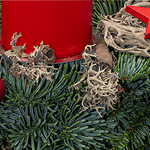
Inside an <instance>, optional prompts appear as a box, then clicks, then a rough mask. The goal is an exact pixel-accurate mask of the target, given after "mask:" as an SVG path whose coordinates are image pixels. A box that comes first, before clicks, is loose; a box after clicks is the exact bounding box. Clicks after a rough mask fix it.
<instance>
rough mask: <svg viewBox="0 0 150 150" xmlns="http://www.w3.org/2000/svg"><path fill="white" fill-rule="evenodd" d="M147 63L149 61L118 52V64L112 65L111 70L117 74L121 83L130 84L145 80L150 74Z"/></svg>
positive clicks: (149, 60)
mask: <svg viewBox="0 0 150 150" xmlns="http://www.w3.org/2000/svg"><path fill="white" fill-rule="evenodd" d="M149 63H150V59H148V60H146V59H143V58H142V57H139V58H137V57H136V56H135V55H133V54H130V53H123V54H122V53H121V52H119V56H118V62H117V65H115V64H114V63H113V70H114V72H115V73H119V74H118V75H119V77H120V79H121V80H122V82H124V81H126V82H128V83H131V82H134V81H137V80H139V79H143V78H145V77H146V76H147V75H148V74H149V73H150V69H149V68H148V66H149Z"/></svg>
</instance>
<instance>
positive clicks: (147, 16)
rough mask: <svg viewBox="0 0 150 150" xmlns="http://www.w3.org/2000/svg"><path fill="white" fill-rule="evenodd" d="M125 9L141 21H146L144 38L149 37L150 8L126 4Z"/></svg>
mask: <svg viewBox="0 0 150 150" xmlns="http://www.w3.org/2000/svg"><path fill="white" fill-rule="evenodd" d="M125 11H126V12H128V13H129V14H131V15H132V16H134V17H136V18H138V19H140V20H141V21H143V22H145V23H147V27H146V32H145V37H144V38H145V39H148V38H150V8H146V7H139V6H130V5H128V6H126V9H125Z"/></svg>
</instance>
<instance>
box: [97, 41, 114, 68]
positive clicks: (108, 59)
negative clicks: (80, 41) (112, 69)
mask: <svg viewBox="0 0 150 150" xmlns="http://www.w3.org/2000/svg"><path fill="white" fill-rule="evenodd" d="M96 55H97V59H98V61H100V62H104V63H107V64H109V65H110V66H112V64H113V59H112V54H111V53H110V52H109V49H108V47H107V46H106V45H103V44H98V45H97V46H96Z"/></svg>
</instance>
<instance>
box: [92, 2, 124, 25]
mask: <svg viewBox="0 0 150 150" xmlns="http://www.w3.org/2000/svg"><path fill="white" fill-rule="evenodd" d="M125 1H126V0H98V1H96V2H95V4H94V5H93V13H92V15H93V19H92V22H93V25H97V24H98V23H99V21H100V20H102V19H103V18H102V17H101V14H102V15H112V14H115V13H116V12H118V11H119V10H120V9H121V8H122V7H123V6H124V3H125Z"/></svg>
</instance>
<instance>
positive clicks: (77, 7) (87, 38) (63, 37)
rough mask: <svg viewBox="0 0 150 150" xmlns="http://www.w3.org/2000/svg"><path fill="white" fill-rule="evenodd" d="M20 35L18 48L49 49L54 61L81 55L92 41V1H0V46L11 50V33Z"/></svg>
mask: <svg viewBox="0 0 150 150" xmlns="http://www.w3.org/2000/svg"><path fill="white" fill-rule="evenodd" d="M15 32H17V33H18V34H19V33H20V32H21V34H22V35H23V36H22V37H20V38H19V39H18V42H17V45H18V46H19V45H23V44H24V43H26V49H25V50H24V52H25V53H27V54H30V52H32V51H33V50H34V48H33V46H36V45H38V46H39V45H40V43H41V41H43V42H44V44H45V45H47V44H48V45H50V47H51V48H52V49H53V50H54V54H55V56H56V59H62V58H68V57H71V56H74V55H78V54H80V53H81V52H82V51H83V50H84V47H85V46H86V45H87V44H90V43H91V39H92V36H91V34H92V0H75V1H74V0H73V1H71V0H67V1H65V0H64V1H63V0H60V1H58V0H56V1H52V0H50V1H29V0H28V1H6V0H2V31H1V43H2V45H3V46H5V47H6V48H8V49H11V46H10V41H11V37H12V35H13V33H15Z"/></svg>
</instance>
